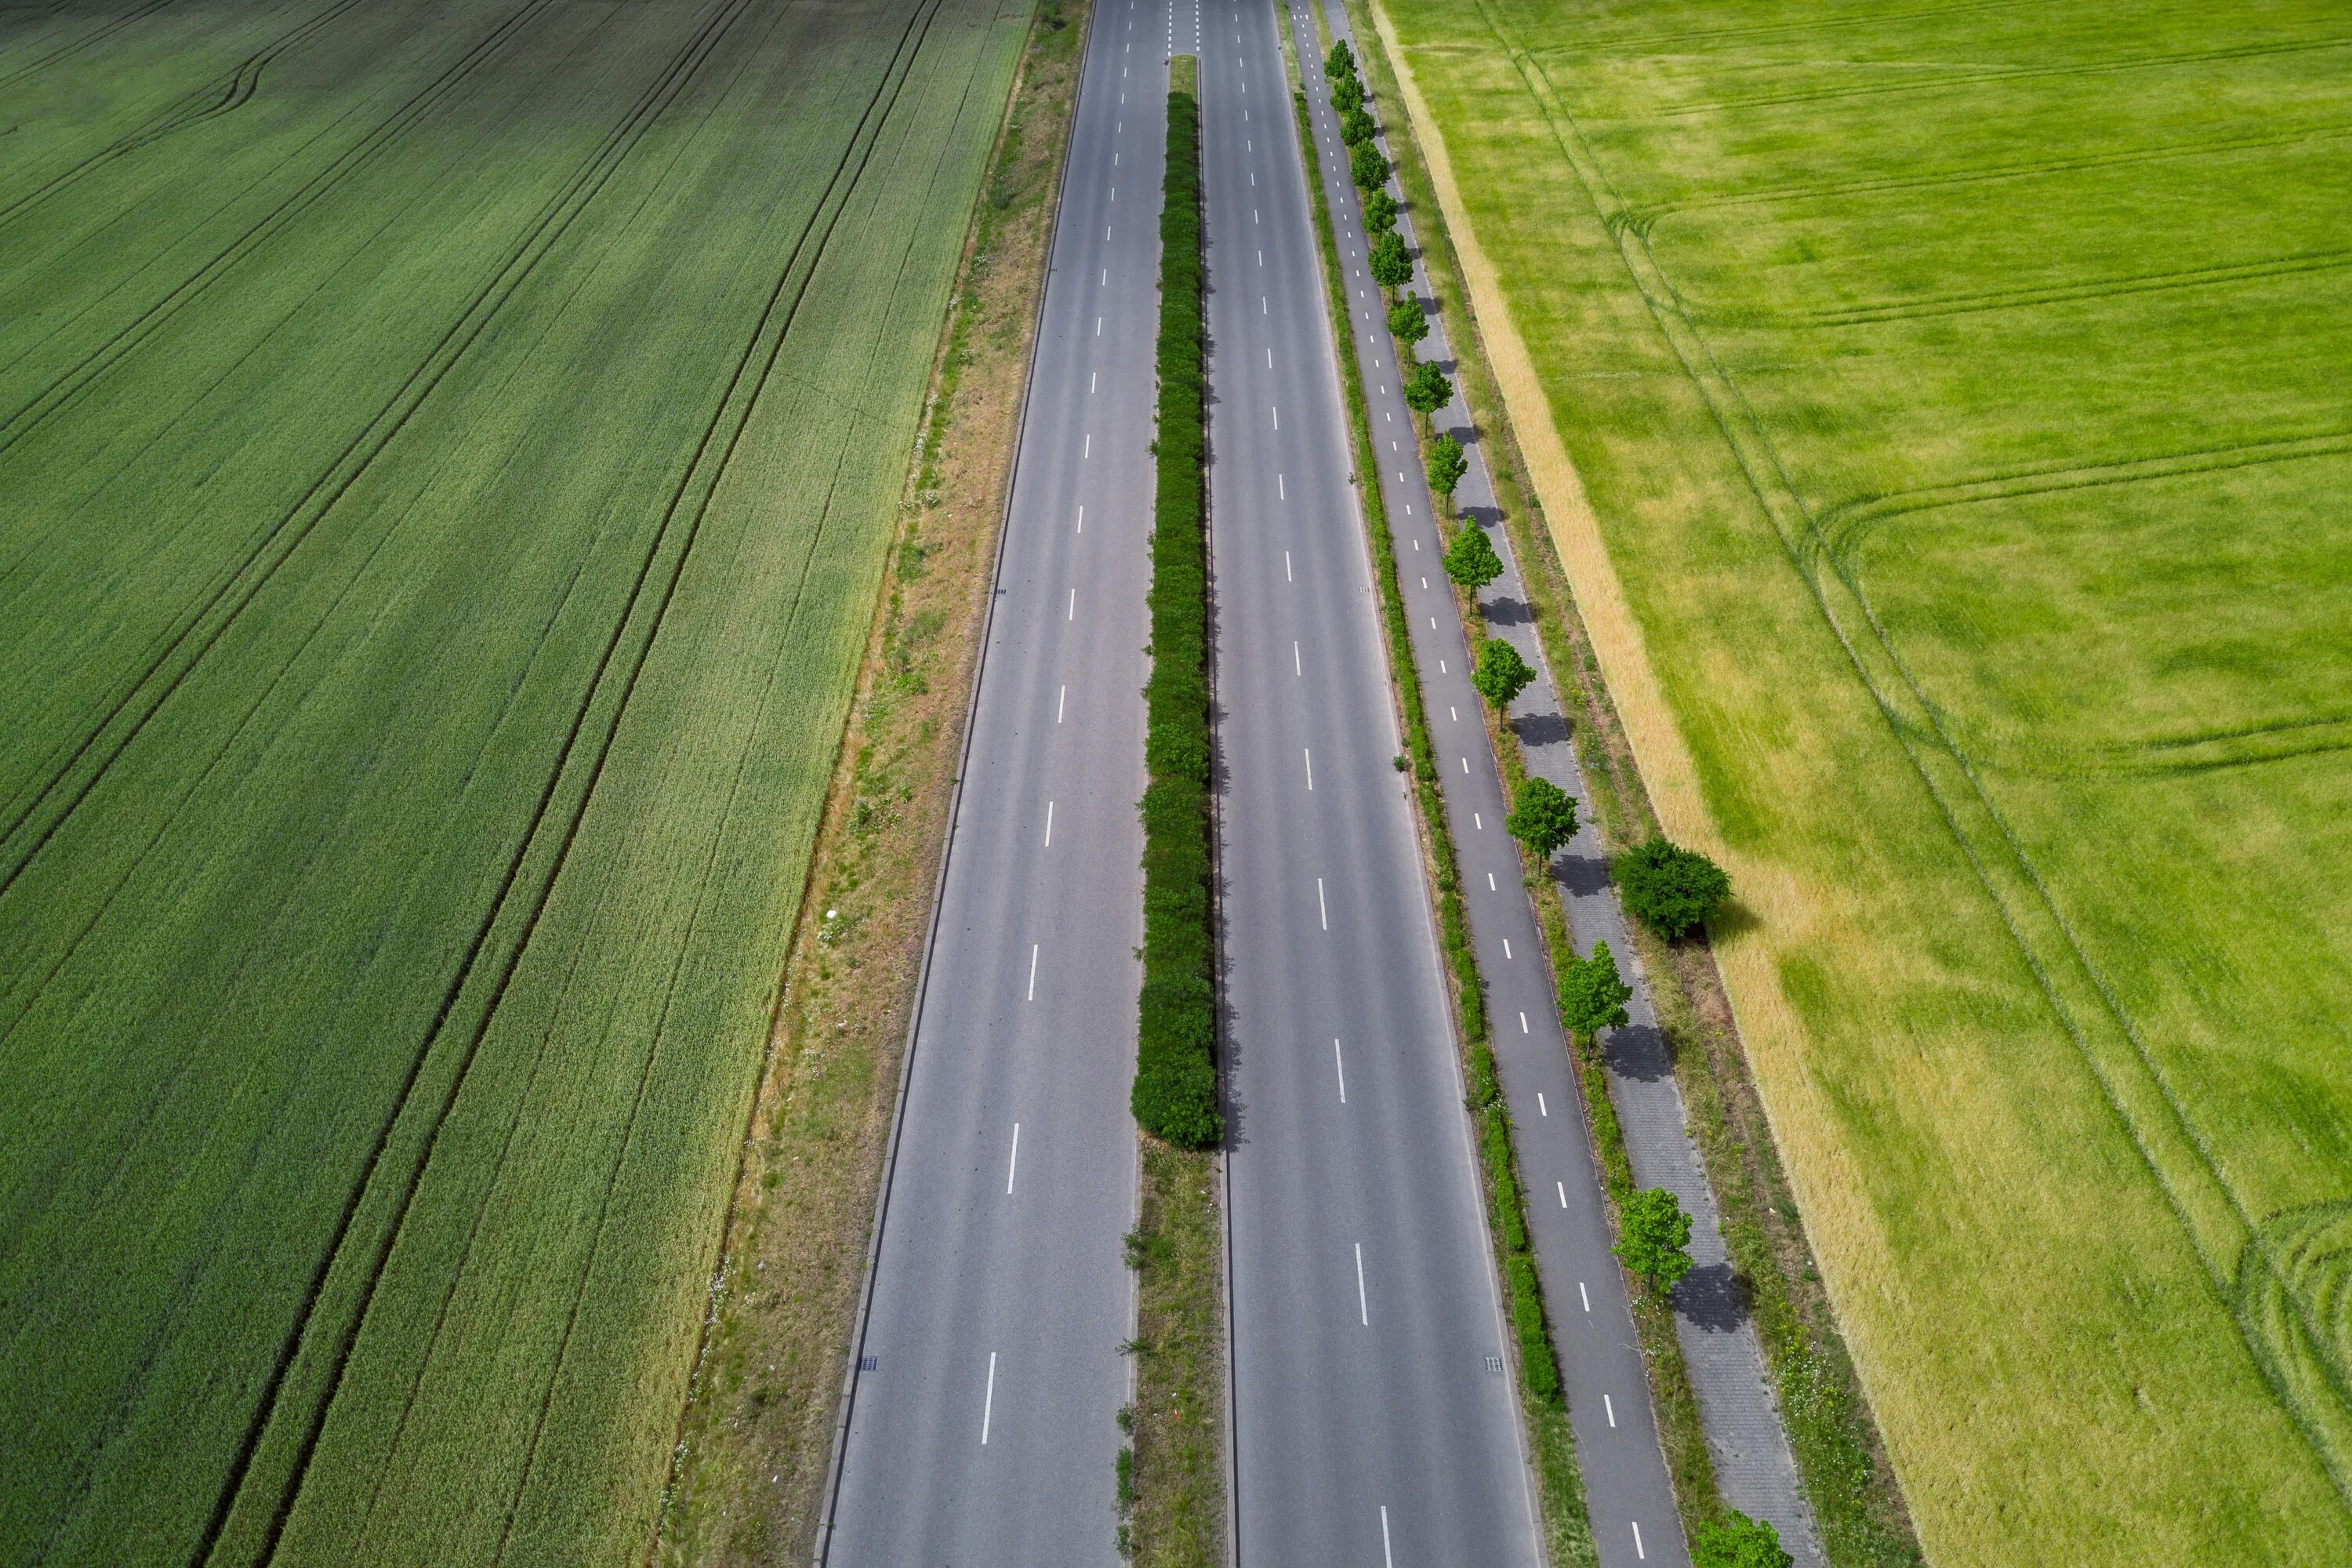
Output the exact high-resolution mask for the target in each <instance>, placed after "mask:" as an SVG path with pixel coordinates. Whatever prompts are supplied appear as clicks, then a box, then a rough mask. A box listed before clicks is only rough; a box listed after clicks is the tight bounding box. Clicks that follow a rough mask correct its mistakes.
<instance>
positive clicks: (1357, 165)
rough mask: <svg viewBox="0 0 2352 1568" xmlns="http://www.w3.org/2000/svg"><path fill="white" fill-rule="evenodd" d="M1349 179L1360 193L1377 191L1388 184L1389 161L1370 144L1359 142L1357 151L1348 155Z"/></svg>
mask: <svg viewBox="0 0 2352 1568" xmlns="http://www.w3.org/2000/svg"><path fill="white" fill-rule="evenodd" d="M1348 177H1349V179H1351V180H1353V181H1354V182H1355V183H1356V189H1358V190H1360V191H1377V190H1379V189H1380V188H1381V186H1382V185H1384V184H1388V179H1389V161H1388V160H1387V159H1386V158H1383V157H1381V150H1380V149H1379V148H1377V147H1375V146H1373V145H1372V144H1371V143H1370V142H1357V143H1356V150H1355V151H1354V152H1353V153H1349V154H1348Z"/></svg>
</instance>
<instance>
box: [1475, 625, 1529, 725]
mask: <svg viewBox="0 0 2352 1568" xmlns="http://www.w3.org/2000/svg"><path fill="white" fill-rule="evenodd" d="M1535 678H1536V672H1535V671H1534V670H1532V669H1530V668H1528V661H1527V660H1526V659H1524V658H1520V657H1519V650H1518V649H1517V648H1515V647H1512V646H1511V645H1510V644H1509V643H1507V642H1505V641H1504V640H1503V639H1502V638H1500V637H1482V638H1480V639H1479V641H1478V668H1475V669H1474V670H1472V671H1471V672H1470V684H1471V685H1473V686H1475V687H1476V688H1477V689H1478V690H1479V693H1480V695H1482V696H1484V697H1485V698H1486V700H1487V701H1489V702H1491V703H1493V704H1494V705H1495V708H1496V711H1497V712H1499V711H1501V710H1503V709H1506V708H1508V707H1509V706H1510V705H1511V699H1512V698H1514V697H1517V695H1518V694H1519V693H1520V692H1522V691H1525V690H1526V689H1528V681H1530V680H1533V679H1535Z"/></svg>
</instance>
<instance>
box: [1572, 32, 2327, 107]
mask: <svg viewBox="0 0 2352 1568" xmlns="http://www.w3.org/2000/svg"><path fill="white" fill-rule="evenodd" d="M2347 45H2352V38H2347V37H2335V38H2304V39H2298V40H2296V41H2295V42H2293V43H2279V44H2245V45H2242V46H2240V47H2236V48H2229V49H2184V50H2182V51H2181V52H2179V53H2178V54H2170V55H2142V56H2138V57H2137V58H2132V59H2124V60H2101V61H2098V62H2096V63H2095V64H2090V65H2064V66H2006V67H1999V68H1993V69H1990V70H1980V71H1958V72H1954V73H1952V74H1950V75H1948V76H1920V77H1914V78H1912V79H1907V80H1904V81H1873V82H1855V83H1853V84H1851V85H1848V86H1845V87H1822V88H1813V89H1809V90H1807V91H1803V92H1787V93H1761V94H1758V95H1757V96H1755V97H1752V98H1723V99H1716V100H1712V101H1709V102H1706V103H1686V104H1681V105H1678V106H1676V107H1675V108H1672V109H1662V110H1658V111H1657V113H1658V115H1659V117H1660V118H1662V119H1668V120H1673V119H1681V118H1684V117H1685V116H1689V115H1696V114H1720V113H1726V112H1728V111H1731V110H1741V109H1779V108H1784V107H1786V106H1788V105H1790V104H1799V103H1827V102H1831V101H1833V100H1839V99H1847V98H1879V97H1885V96H1887V95H1889V94H1894V93H1906V92H1940V91H1942V90H1944V89H1947V88H1955V87H1975V86H1979V85H1981V84H1983V83H1986V82H1995V81H2047V80H2051V79H2055V78H2062V77H2084V76H2112V75H2115V74H2117V73H2119V72H2123V71H2141V70H2164V69H2167V68H2170V67H2173V66H2194V65H2208V64H2210V63H2212V62H2214V61H2216V60H2250V59H2263V58H2268V57H2271V56H2274V55H2299V54H2309V53H2312V52H2314V51H2316V50H2324V49H2340V48H2343V47H2347ZM1540 68H1541V67H1540V66H1538V69H1540Z"/></svg>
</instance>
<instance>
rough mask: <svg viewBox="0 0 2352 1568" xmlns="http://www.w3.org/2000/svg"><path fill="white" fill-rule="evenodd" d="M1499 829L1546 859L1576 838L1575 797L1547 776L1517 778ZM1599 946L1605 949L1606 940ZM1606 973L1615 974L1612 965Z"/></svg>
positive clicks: (1563, 983) (1562, 985)
mask: <svg viewBox="0 0 2352 1568" xmlns="http://www.w3.org/2000/svg"><path fill="white" fill-rule="evenodd" d="M1503 831H1504V832H1506V833H1507V834H1509V835H1510V836H1511V837H1514V838H1516V839H1517V840H1518V841H1519V842H1520V843H1522V844H1524V845H1526V846H1527V847H1528V848H1529V849H1532V850H1534V851H1535V856H1536V858H1537V859H1538V860H1549V859H1550V858H1552V857H1553V856H1555V855H1557V854H1559V850H1560V847H1561V846H1562V845H1564V844H1566V843H1567V842H1568V841H1569V840H1570V839H1571V838H1573V837H1576V797H1575V796H1574V795H1570V794H1569V793H1568V792H1567V791H1566V790H1564V789H1562V788H1560V787H1559V785H1558V784H1554V783H1552V782H1551V780H1549V779H1521V780H1520V781H1519V789H1518V793H1517V795H1513V796H1512V797H1511V811H1510V815H1509V816H1506V817H1504V818H1503ZM1601 947H1602V949H1603V950H1604V951H1605V950H1606V949H1607V947H1608V943H1606V942H1603V943H1602V944H1601ZM1610 973H1612V975H1613V974H1614V973H1616V970H1615V968H1614V966H1613V965H1612V968H1611V970H1610ZM1561 988H1562V990H1565V989H1566V988H1567V982H1565V981H1562V982H1561Z"/></svg>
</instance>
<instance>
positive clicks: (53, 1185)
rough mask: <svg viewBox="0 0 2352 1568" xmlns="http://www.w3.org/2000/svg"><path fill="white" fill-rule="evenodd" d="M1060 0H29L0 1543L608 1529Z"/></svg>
mask: <svg viewBox="0 0 2352 1568" xmlns="http://www.w3.org/2000/svg"><path fill="white" fill-rule="evenodd" d="M1029 10H1030V5H1029V0H632V3H628V4H618V3H613V0H375V3H368V4H363V3H360V0H176V3H174V0H111V3H101V4H84V3H79V0H65V3H63V4H58V5H31V4H22V3H11V4H8V5H5V6H0V1346H5V1350H0V1562H6V1563H14V1564H27V1565H30V1564H68V1563H92V1564H100V1563H102V1564H121V1563H164V1564H173V1565H179V1564H201V1563H208V1562H209V1563H218V1564H235V1563H257V1562H261V1561H264V1560H270V1559H274V1560H275V1561H276V1562H278V1563H289V1564H290V1563H378V1562H386V1563H389V1562H399V1563H435V1564H446V1563H476V1562H488V1561H491V1560H493V1559H499V1560H505V1561H509V1562H529V1563H562V1564H575V1563H637V1562H640V1561H642V1560H643V1559H644V1556H645V1553H646V1547H647V1542H648V1541H649V1538H650V1532H651V1529H652V1525H653V1521H654V1518H655V1514H656V1509H657V1507H658V1504H659V1499H660V1495H661V1490H662V1488H663V1485H664V1481H665V1477H666V1474H667V1465H668V1461H669V1456H670V1451H671V1449H672V1447H674V1445H675V1443H676V1441H677V1430H678V1420H679V1412H680V1409H681V1405H682V1401H683V1398H684V1394H685V1389H686V1383H687V1378H688V1373H689V1371H690V1367H691V1363H692V1359H693V1354H694V1347H695V1344H696V1342H697V1337H698V1332H699V1329H700V1319H701V1316H702V1311H703V1304H704V1300H705V1298H706V1293H707V1290H708V1288H709V1277H710V1274H711V1271H712V1269H713V1268H714V1267H715V1266H716V1260H717V1250H718V1242H719V1223H720V1219H721V1216H722V1215H723V1213H724V1210H725V1206H726V1205H727V1202H728V1199H729V1194H730V1185H731V1182H732V1179H733V1176H734V1173H735V1169H736V1163H737V1157H738V1152H739V1150H740V1142H741V1139H742V1136H743V1128H744V1124H745V1119H746V1117H747V1115H748V1112H749V1108H750V1103H751V1092H752V1088H753V1083H754V1079H755V1078H756V1076H757V1073H758V1070H759V1067H760V1063H761V1056H762V1052H763V1049H764V1046H765V1041H766V1037H767V1029H768V1025H769V1019H770V1014H771V1008H772V1004H773V1001H774V991H775V987H776V984H777V976H778V973H779V970H780V961H781V958H782V952H783V948H784V943H785V941H786V938H787V936H788V934H789V931H790V929H791V926H792V922H793V919H794V916H795V912H796V910H797V909H798V905H799V900H800V898H801V891H802V886H803V877H804V873H805V868H806V864H807V859H808V855H809V848H810V843H811V839H812V836H813V833H814V826H815V823H816V819H817V816H818V814H819V811H820V808H821V806H822V805H823V796H824V789H825V785H826V781H827V779H828V777H829V775H830V772H831V769H832V767H833V764H834V761H835V751H836V748H837V746H838V743H839V737H840V735H841V731H842V721H843V718H844V714H845V707H846V704H847V701H848V698H849V693H850V690H851V688H852V685H853V683H854V679H855V677H856V666H857V661H858V658H859V655H860V650H861V649H862V647H864V644H865V639H866V632H867V628H868V626H869V625H870V619H871V616H872V613H873V605H874V593H875V588H876V584H877V581H878V577H879V573H880V570H881V566H882V563H883V559H884V556H885V554H886V552H887V548H888V544H889V541H890V538H891V535H892V532H893V529H894V524H895V519H896V517H897V514H898V502H899V498H900V494H901V489H902V486H903V484H904V481H905V477H906V472H907V462H908V452H909V449H910V447H911V444H912V441H913V438H914V433H915V426H916V419H917V415H918V413H919V407H920V404H921V401H922V396H923V389H924V384H925V381H926V376H927V374H928V372H929V365H930V363H931V358H932V355H933V353H934V351H935V348H936V345H937V344H938V342H939V339H940V322H941V319H942V313H943V310H944V308H945V304H946V300H947V294H948V290H949V289H950V284H951V280H952V278H953V275H954V270H955V266H956V260H957V255H958V252H959V248H960V246H961V240H962V237H963V235H964V234H965V232H966V227H967V223H968V220H969V218H970V216H971V203H972V200H973V196H974V193H975V191H976V189H977V187H978V184H979V182H980V178H981V174H982V165H983V163H985V161H986V158H987V155H988V152H989V148H990V145H991V142H992V138H993V136H994V133H995V131H996V128H997V125H998V122H999V121H1000V119H1001V117H1002V114H1003V108H1004V102H1005V95H1006V90H1007V88H1008V86H1009V83H1010V81H1011V79H1012V72H1013V66H1014V62H1015V60H1016V58H1018V55H1019V52H1020V48H1021V44H1022V38H1023V36H1024V32H1025V29H1026V27H1027V26H1028V16H1029Z"/></svg>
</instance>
